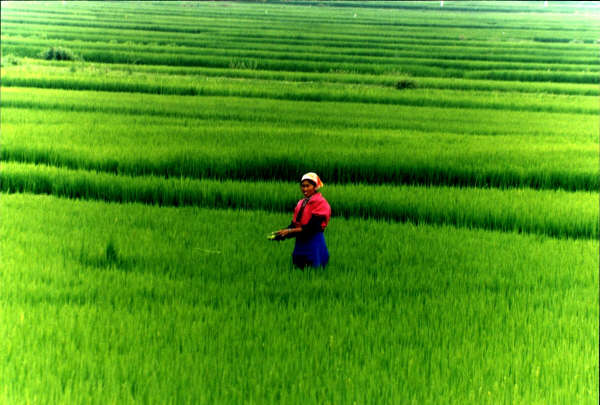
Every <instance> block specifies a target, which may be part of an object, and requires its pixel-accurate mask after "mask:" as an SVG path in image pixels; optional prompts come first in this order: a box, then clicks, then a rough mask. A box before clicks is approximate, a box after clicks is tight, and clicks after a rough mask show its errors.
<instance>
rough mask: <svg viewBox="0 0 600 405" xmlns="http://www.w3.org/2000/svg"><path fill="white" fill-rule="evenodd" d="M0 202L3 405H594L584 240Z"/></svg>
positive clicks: (590, 293) (593, 291)
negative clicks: (283, 229)
mask: <svg viewBox="0 0 600 405" xmlns="http://www.w3.org/2000/svg"><path fill="white" fill-rule="evenodd" d="M1 198H2V210H0V237H2V240H3V241H5V242H3V243H2V245H1V246H0V249H1V251H0V253H1V255H2V257H3V260H2V261H1V262H0V271H1V272H2V279H3V282H2V299H1V300H0V325H3V326H2V328H0V331H2V332H1V333H2V339H0V364H1V365H2V366H1V367H0V378H1V380H2V381H5V382H8V384H5V385H4V386H3V389H2V391H1V392H0V400H1V401H2V402H3V403H20V402H27V401H29V402H31V403H63V402H64V401H67V402H70V403H90V404H95V403H97V404H104V403H111V402H118V403H125V404H126V403H144V402H147V403H178V404H186V403H189V404H192V403H232V402H246V401H248V402H253V403H273V402H276V403H278V402H282V403H292V404H296V403H297V404H300V403H324V402H327V401H331V402H335V403H352V402H353V401H356V402H360V403H366V404H370V403H372V404H379V403H396V402H398V401H399V400H401V401H404V400H407V401H410V402H413V403H432V404H433V403H436V404H437V403H442V404H444V403H456V399H457V398H460V399H461V401H463V402H478V403H484V404H496V403H498V401H500V402H501V403H514V402H527V403H536V402H537V403H542V402H544V403H568V402H570V401H575V402H577V403H582V404H585V403H590V404H591V403H593V402H594V397H595V394H596V391H597V381H598V368H597V367H596V366H595V364H596V359H597V357H598V346H597V344H596V343H597V341H598V335H597V331H598V329H597V328H596V327H594V324H597V320H598V316H599V313H598V307H597V305H595V304H593V303H594V302H596V300H597V297H598V290H597V286H598V273H597V268H598V257H597V251H598V242H597V241H584V240H577V241H573V240H569V241H567V240H558V239H551V238H544V237H542V238H540V237H537V236H533V235H513V234H503V233H499V232H488V231H481V230H479V231H468V230H461V229H457V228H453V227H447V226H442V227H431V226H424V225H419V226H414V225H412V224H410V223H407V224H399V223H396V224H391V223H382V222H377V221H373V220H368V221H364V220H355V219H352V220H344V219H342V218H336V220H335V221H332V223H331V228H330V229H329V230H328V244H329V248H330V251H331V252H332V254H334V255H335V256H334V260H335V262H332V264H331V266H332V267H331V270H330V271H325V272H309V273H302V272H294V271H290V268H289V267H290V261H289V247H288V245H286V243H285V242H284V243H281V244H273V243H272V242H268V241H267V240H266V239H264V238H262V237H261V238H257V237H256V236H257V234H263V233H265V234H266V231H267V230H271V229H276V228H277V227H279V226H281V225H282V224H285V223H286V222H287V221H288V220H289V214H267V213H264V212H261V211H231V210H207V209H198V208H159V207H147V206H140V205H130V204H106V203H98V202H71V201H67V200H60V199H56V198H54V197H41V196H32V195H28V194H22V195H6V194H2V195H1ZM15 231H18V232H15ZM356 246H361V248H360V249H357V248H356ZM256 252H261V253H260V254H256ZM365 252H369V254H365ZM375 252H376V253H375ZM432 252H435V254H432ZM248 258H252V260H248ZM334 269H335V270H334ZM23 364H26V365H27V372H24V370H23ZM565 374H567V375H572V376H573V378H565ZM100 387H101V389H100Z"/></svg>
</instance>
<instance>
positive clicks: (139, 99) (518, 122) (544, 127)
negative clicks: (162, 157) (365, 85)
mask: <svg viewBox="0 0 600 405" xmlns="http://www.w3.org/2000/svg"><path fill="white" fill-rule="evenodd" d="M2 94H3V97H2V99H1V100H0V106H1V107H3V109H4V108H17V109H31V110H44V111H47V110H61V111H82V112H106V113H117V114H131V115H145V116H149V117H179V118H190V119H193V118H196V119H203V120H206V121H215V120H230V121H232V122H253V123H271V124H273V125H291V126H294V125H304V126H306V127H310V128H315V127H318V128H337V129H349V128H364V129H394V130H416V131H423V132H436V133H454V134H462V135H465V136H467V135H494V136H496V135H521V136H523V135H527V136H531V137H538V136H546V137H557V138H560V139H565V138H570V139H571V140H572V141H574V142H580V141H581V140H583V141H584V142H597V129H598V116H597V115H582V114H566V113H544V112H521V111H508V110H482V109H466V108H462V109H452V108H436V107H411V106H395V105H381V104H363V103H352V102H346V103H336V102H319V103H315V102H306V101H301V100H298V101H288V100H269V99H260V98H254V99H250V98H239V97H182V96H173V95H153V94H136V93H118V94H116V93H114V92H102V91H62V90H53V89H36V88H16V87H14V88H8V87H5V88H3V89H2ZM332 111H335V114H333V113H331V112H332ZM20 116H22V115H20ZM6 118H8V119H10V118H9V117H6ZM465 122H468V123H469V125H465Z"/></svg>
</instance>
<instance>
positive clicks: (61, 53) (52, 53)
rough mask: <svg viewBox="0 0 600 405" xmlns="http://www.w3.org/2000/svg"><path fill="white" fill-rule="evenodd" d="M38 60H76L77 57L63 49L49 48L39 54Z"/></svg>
mask: <svg viewBox="0 0 600 405" xmlns="http://www.w3.org/2000/svg"><path fill="white" fill-rule="evenodd" d="M40 58H42V59H46V60H78V59H79V56H77V55H76V54H75V53H74V52H73V51H71V50H70V49H68V48H63V47H60V46H59V47H54V46H52V47H50V48H48V49H46V50H45V51H43V52H41V53H40Z"/></svg>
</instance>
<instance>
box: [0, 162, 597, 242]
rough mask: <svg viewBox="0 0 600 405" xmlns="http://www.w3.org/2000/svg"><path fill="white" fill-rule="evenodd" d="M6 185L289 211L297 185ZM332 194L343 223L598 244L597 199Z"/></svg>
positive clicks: (85, 176) (44, 180) (75, 175)
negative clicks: (450, 228) (365, 221)
mask: <svg viewBox="0 0 600 405" xmlns="http://www.w3.org/2000/svg"><path fill="white" fill-rule="evenodd" d="M0 179H1V182H0V183H1V184H0V187H1V190H2V191H5V192H10V193H15V192H17V193H23V192H28V193H36V194H52V195H56V196H61V197H68V198H85V199H99V200H105V201H115V202H143V203H145V204H158V205H167V206H168V205H173V206H186V205H198V206H203V207H212V208H226V207H229V208H237V209H261V210H268V211H282V212H285V211H289V210H290V209H291V208H292V207H293V206H294V203H295V201H296V200H297V186H295V183H285V182H283V183H278V182H249V181H244V182H240V181H224V182H219V181H213V180H207V179H203V180H192V179H189V178H179V179H163V178H157V177H152V176H143V177H129V176H116V175H111V174H104V173H98V172H89V171H84V170H76V171H73V170H67V169H59V168H55V167H45V166H41V165H24V164H15V163H4V164H3V168H2V172H1V173H0ZM325 195H326V197H327V199H328V201H329V202H330V204H332V206H334V207H335V209H334V214H335V215H338V216H344V217H363V218H375V219H385V220H394V221H411V222H413V223H416V224H419V223H433V224H451V225H455V226H459V227H474V228H484V229H491V230H501V231H514V232H530V233H539V234H543V235H548V236H556V237H571V238H597V237H598V210H597V207H598V204H599V200H598V195H597V193H587V192H575V193H572V192H564V191H535V190H528V189H515V190H493V189H475V188H463V189H456V188H453V187H427V188H422V187H411V186H403V187H389V186H387V187H386V186H370V185H333V184H332V185H329V186H328V187H327V191H326V193H325ZM349 196H350V197H349ZM549 212H552V215H551V216H550V215H548V214H547V213H549Z"/></svg>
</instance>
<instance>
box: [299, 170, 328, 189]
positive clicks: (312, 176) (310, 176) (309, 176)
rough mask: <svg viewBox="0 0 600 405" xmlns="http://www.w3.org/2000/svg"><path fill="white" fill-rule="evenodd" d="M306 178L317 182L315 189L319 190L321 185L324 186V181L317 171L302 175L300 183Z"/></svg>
mask: <svg viewBox="0 0 600 405" xmlns="http://www.w3.org/2000/svg"><path fill="white" fill-rule="evenodd" d="M304 180H310V181H312V182H313V183H315V190H318V189H320V188H321V187H323V182H322V181H321V179H320V178H319V176H317V173H313V172H308V173H306V174H305V175H304V176H302V180H300V183H302V182H303V181H304Z"/></svg>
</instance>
